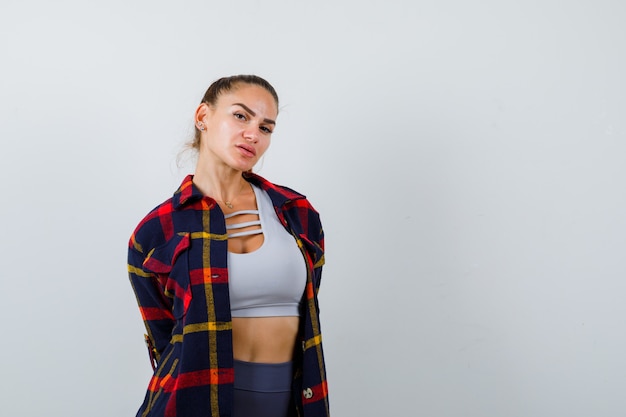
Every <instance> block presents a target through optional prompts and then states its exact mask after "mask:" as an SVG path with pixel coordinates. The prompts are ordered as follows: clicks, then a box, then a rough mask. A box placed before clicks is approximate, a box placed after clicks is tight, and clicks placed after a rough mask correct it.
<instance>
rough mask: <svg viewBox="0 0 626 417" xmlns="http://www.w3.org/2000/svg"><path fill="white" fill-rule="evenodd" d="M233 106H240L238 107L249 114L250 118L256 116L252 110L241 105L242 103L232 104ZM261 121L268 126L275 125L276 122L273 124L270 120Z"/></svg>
mask: <svg viewBox="0 0 626 417" xmlns="http://www.w3.org/2000/svg"><path fill="white" fill-rule="evenodd" d="M233 106H240V107H243V109H244V110H245V111H247V112H248V113H250V114H251V115H252V116H256V113H255V112H253V111H252V109H251V108H250V107H248V106H246V105H245V104H243V103H233ZM263 121H264V122H265V123H268V124H272V125H276V122H275V121H274V120H272V119H263Z"/></svg>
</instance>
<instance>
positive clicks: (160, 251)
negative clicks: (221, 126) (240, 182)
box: [128, 174, 329, 417]
mask: <svg viewBox="0 0 626 417" xmlns="http://www.w3.org/2000/svg"><path fill="white" fill-rule="evenodd" d="M244 177H245V178H246V180H247V181H249V182H251V183H253V184H256V185H258V186H259V187H261V188H262V189H264V190H265V191H266V192H267V193H268V195H269V197H270V198H271V200H272V202H273V204H274V207H275V209H276V213H277V215H278V218H279V220H280V221H281V223H282V224H283V225H284V226H285V228H286V229H287V230H288V231H289V232H290V233H291V234H292V235H293V236H294V238H295V242H296V243H297V245H298V246H299V247H300V249H301V250H302V254H303V256H304V258H305V261H306V264H307V271H308V272H307V283H306V288H305V294H304V297H303V303H302V310H301V320H300V330H299V336H298V337H299V342H298V346H302V348H301V349H300V348H298V349H297V352H296V354H295V357H294V365H295V372H294V379H293V384H292V388H293V389H292V392H293V395H294V400H295V404H296V408H297V412H298V415H299V416H304V417H327V416H328V415H329V409H328V390H327V385H326V371H325V367H324V357H323V353H322V343H321V333H320V324H319V308H318V301H317V292H318V289H319V285H320V278H321V272H322V265H323V264H324V249H323V248H324V235H323V231H322V227H321V224H320V221H319V215H318V213H317V212H316V211H315V210H314V209H313V207H312V206H311V205H310V204H309V202H308V201H307V200H306V198H305V197H304V196H303V195H301V194H298V193H296V192H295V191H293V190H290V189H289V188H286V187H282V186H278V185H274V184H272V183H270V182H268V181H266V180H265V179H263V178H261V177H259V176H258V175H255V174H246V175H245V176H244ZM227 251H228V240H227V236H226V224H225V221H224V215H223V213H222V211H221V209H220V208H219V206H218V205H217V204H216V202H215V200H213V199H211V198H210V197H205V196H204V195H203V194H202V193H201V192H200V191H199V190H198V188H196V187H195V185H194V184H193V183H192V176H191V175H189V176H187V178H185V179H184V181H183V182H182V184H181V186H180V187H179V189H178V190H177V191H176V192H175V193H174V196H173V197H172V198H170V199H169V200H167V201H165V202H164V203H163V204H161V205H159V206H158V207H156V208H155V209H154V210H152V211H151V212H150V213H149V214H148V215H147V216H146V217H145V218H144V219H143V220H142V221H141V222H140V223H139V225H138V226H137V228H136V229H135V231H134V233H133V234H132V236H131V238H130V241H129V248H128V271H129V275H130V281H131V284H132V286H133V290H134V291H135V295H136V297H137V302H138V304H139V309H140V311H141V316H142V317H143V320H144V323H145V325H146V329H147V332H148V334H147V335H146V342H147V343H148V346H149V350H150V356H151V359H152V363H153V368H154V375H153V377H152V378H151V380H150V384H149V386H148V391H147V393H146V397H145V399H144V402H143V404H142V406H141V408H140V409H139V412H138V413H137V416H152V417H156V416H164V417H165V416H168V417H200V416H212V417H217V416H220V417H228V416H231V415H232V406H233V404H232V402H233V379H234V375H233V346H232V320H231V315H230V301H229V294H228V267H227Z"/></svg>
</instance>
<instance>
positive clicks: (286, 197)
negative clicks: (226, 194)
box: [172, 172, 306, 210]
mask: <svg viewBox="0 0 626 417" xmlns="http://www.w3.org/2000/svg"><path fill="white" fill-rule="evenodd" d="M243 178H244V179H245V180H246V181H248V182H250V183H252V184H254V185H256V186H258V187H260V188H261V189H263V190H264V191H265V192H267V194H268V195H269V196H270V198H271V199H272V201H273V202H274V203H275V204H276V205H277V206H282V205H284V204H286V203H288V202H290V201H293V200H300V199H304V198H306V197H305V196H304V195H303V194H300V193H298V192H297V191H294V190H292V189H291V188H287V187H284V186H280V185H276V184H272V183H271V182H269V181H268V180H266V179H265V178H263V177H261V176H260V175H257V174H253V173H251V172H248V173H244V174H243ZM203 197H204V194H202V192H201V191H200V190H199V189H198V187H196V186H195V184H194V183H193V175H191V174H190V175H187V176H186V177H185V179H183V182H182V183H181V184H180V187H178V189H177V190H176V192H174V196H173V197H172V205H173V206H174V210H178V209H180V208H181V207H183V206H185V205H187V204H189V203H192V202H194V201H197V200H201V199H202V198H203Z"/></svg>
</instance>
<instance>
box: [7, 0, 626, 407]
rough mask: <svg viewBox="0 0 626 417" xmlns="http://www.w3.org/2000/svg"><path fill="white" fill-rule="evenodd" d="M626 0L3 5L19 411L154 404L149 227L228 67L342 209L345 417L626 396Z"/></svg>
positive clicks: (329, 284) (335, 393)
mask: <svg viewBox="0 0 626 417" xmlns="http://www.w3.org/2000/svg"><path fill="white" fill-rule="evenodd" d="M625 22H626V3H624V2H623V1H621V0H615V1H610V0H573V1H569V2H568V1H562V0H561V1H557V0H542V1H538V0H536V1H535V0H524V1H522V0H517V1H506V0H504V1H502V0H499V1H496V0H491V1H487V0H478V1H473V2H472V1H464V0H440V1H436V2H435V1H431V2H426V1H420V0H415V1H408V0H407V1H399V0H388V1H384V2H375V1H333V2H306V3H305V2H296V1H286V0H285V1H270V0H265V1H260V0H259V1H252V0H244V1H239V2H213V1H180V2H173V1H167V2H166V1H120V0H108V1H88V2H85V1H81V2H79V1H54V2H48V1H43V0H41V1H11V0H2V2H1V3H0V48H1V49H0V59H1V65H0V122H1V124H0V140H1V154H0V175H1V182H0V184H1V187H2V188H1V189H0V191H1V195H2V204H1V206H0V219H1V224H2V228H1V229H0V231H1V233H0V254H1V255H0V256H1V260H2V272H1V289H2V294H3V296H2V301H1V302H0V317H1V319H2V327H1V329H2V336H1V337H2V339H1V344H0V404H1V408H2V411H1V414H2V415H6V416H11V417H22V416H24V417H26V416H28V417H30V416H63V417H73V416H91V417H99V416H103V417H104V416H107V417H110V416H131V415H134V413H135V412H136V410H137V408H138V407H139V405H140V403H141V401H142V399H143V395H144V392H145V389H146V386H147V383H148V379H149V376H150V370H151V369H150V365H149V363H148V359H147V353H146V350H145V347H144V345H143V325H142V323H141V318H140V315H139V312H138V309H137V307H136V304H135V300H134V296H133V294H132V290H131V287H130V284H129V283H128V280H127V275H126V265H125V258H126V244H127V239H128V237H129V235H130V233H131V231H132V229H133V228H134V227H135V225H136V224H137V222H138V221H139V220H140V218H141V217H143V215H144V214H146V213H147V211H149V210H150V209H151V208H152V207H154V206H155V205H156V204H158V203H160V202H161V201H163V200H164V199H166V198H168V197H169V196H170V195H171V193H172V192H173V191H174V190H175V188H176V187H177V185H178V183H179V181H180V180H181V178H182V177H183V176H184V175H185V174H186V173H188V172H190V171H192V169H193V167H192V164H190V163H188V164H187V165H185V166H183V167H182V168H178V167H177V165H176V157H177V154H178V152H179V151H180V150H181V149H182V145H183V143H184V142H185V141H186V140H187V139H189V138H190V136H191V134H192V126H191V121H192V114H193V111H194V109H195V107H196V105H197V103H198V102H199V101H200V98H201V97H202V94H203V93H204V90H205V89H206V88H207V87H208V85H209V84H210V82H212V81H213V80H214V79H216V78H218V77H220V76H224V75H231V74H236V73H256V74H258V75H261V76H263V77H265V78H267V79H268V80H269V81H270V82H272V83H273V84H274V86H275V87H276V89H277V90H278V93H279V95H280V97H281V113H280V116H279V119H278V122H279V124H278V129H277V131H276V133H275V135H274V138H273V144H272V147H271V148H270V150H269V153H268V154H267V156H266V158H265V161H264V163H263V166H262V167H259V169H258V170H257V171H258V172H259V173H260V174H261V175H263V176H265V177H267V178H268V179H270V180H273V181H274V182H277V183H282V184H286V185H289V186H291V187H293V188H295V189H297V190H299V191H302V192H303V193H305V194H307V195H308V196H309V198H310V200H311V201H312V202H313V204H314V205H315V206H316V207H317V208H318V210H319V211H320V212H321V213H322V220H323V221H324V225H325V230H326V238H327V242H326V243H327V265H326V267H325V270H324V278H323V281H322V289H321V293H320V296H321V309H322V320H323V329H324V340H325V348H326V355H327V367H328V376H329V385H330V390H331V407H332V411H333V415H334V416H359V417H368V416H437V417H439V416H441V417H448V416H463V417H467V416H507V417H511V416H533V417H538V416H546V417H548V416H550V417H552V416H570V417H571V416H581V417H582V416H585V417H587V416H624V415H625V413H626V411H624V410H626V395H624V392H626V360H625V359H624V352H626V304H625V303H624V295H625V293H626V280H625V278H626V266H625V256H624V253H625V250H626V217H625V213H626V187H625V185H626V184H625V179H626V163H625V162H626V117H625V116H626V87H625V76H624V74H626V23H625Z"/></svg>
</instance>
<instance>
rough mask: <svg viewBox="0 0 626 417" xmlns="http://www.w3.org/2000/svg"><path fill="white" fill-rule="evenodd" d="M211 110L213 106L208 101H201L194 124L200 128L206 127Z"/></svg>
mask: <svg viewBox="0 0 626 417" xmlns="http://www.w3.org/2000/svg"><path fill="white" fill-rule="evenodd" d="M210 112H211V107H209V105H208V104H206V103H200V105H199V106H198V108H197V109H196V113H195V115H194V124H195V125H196V127H197V128H198V129H199V130H201V131H202V130H204V129H206V123H207V116H208V115H209V113H210Z"/></svg>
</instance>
